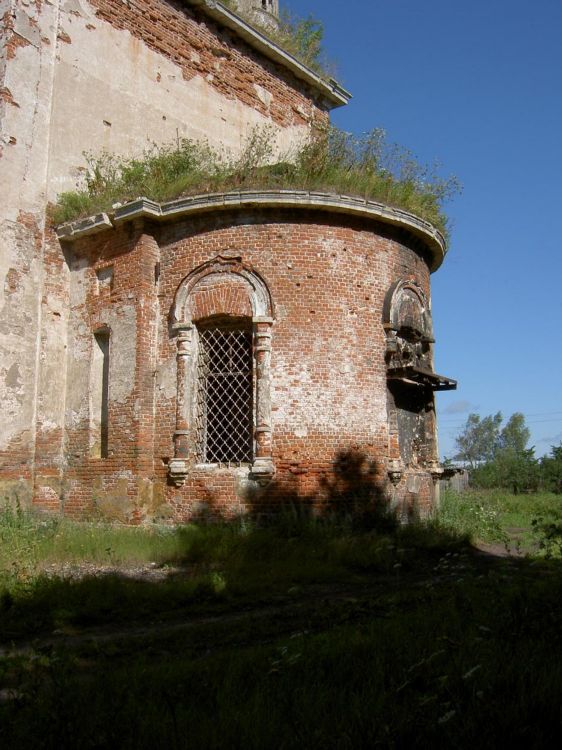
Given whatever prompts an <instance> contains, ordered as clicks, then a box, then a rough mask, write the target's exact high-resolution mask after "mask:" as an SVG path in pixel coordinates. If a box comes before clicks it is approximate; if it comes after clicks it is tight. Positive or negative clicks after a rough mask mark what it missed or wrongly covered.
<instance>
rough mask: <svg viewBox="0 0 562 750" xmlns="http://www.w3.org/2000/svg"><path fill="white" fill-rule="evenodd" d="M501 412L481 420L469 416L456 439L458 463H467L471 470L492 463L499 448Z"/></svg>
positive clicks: (474, 416) (471, 415)
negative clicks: (488, 462)
mask: <svg viewBox="0 0 562 750" xmlns="http://www.w3.org/2000/svg"><path fill="white" fill-rule="evenodd" d="M501 423H502V415H501V412H498V413H497V414H493V415H492V414H490V415H489V416H487V417H483V418H480V416H479V415H478V414H469V415H468V418H467V420H466V424H465V426H464V427H463V429H462V431H461V433H460V434H459V435H458V436H457V438H456V445H457V453H456V455H455V458H456V459H457V460H458V461H466V462H467V463H468V464H470V466H471V468H474V467H476V466H478V465H479V464H480V463H482V462H485V461H492V460H493V458H494V456H495V454H496V451H497V449H498V447H499V440H500V427H501Z"/></svg>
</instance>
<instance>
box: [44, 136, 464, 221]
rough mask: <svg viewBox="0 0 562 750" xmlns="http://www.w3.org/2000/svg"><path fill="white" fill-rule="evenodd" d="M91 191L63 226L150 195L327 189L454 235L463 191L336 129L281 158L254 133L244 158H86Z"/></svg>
mask: <svg viewBox="0 0 562 750" xmlns="http://www.w3.org/2000/svg"><path fill="white" fill-rule="evenodd" d="M86 159H87V162H88V176H87V178H86V185H85V187H84V188H83V189H79V190H76V191H73V192H65V193H62V194H61V195H60V196H59V197H58V202H57V205H56V206H55V207H54V208H53V211H52V220H53V222H54V223H55V224H60V223H62V222H65V221H71V220H74V219H77V218H79V217H83V216H91V215H93V214H96V213H99V212H101V211H107V212H110V213H111V211H112V206H113V205H114V204H115V203H123V202H127V201H129V200H134V199H135V198H138V197H139V196H145V197H148V198H151V199H153V200H157V201H167V200H172V199H175V198H179V197H181V196H185V195H197V194H202V193H213V192H223V191H226V192H228V191H232V190H250V189H296V190H321V191H328V192H335V193H341V194H348V195H355V196H360V197H362V198H367V199H373V200H377V201H380V202H382V203H384V204H386V205H390V206H396V207H399V208H403V209H405V210H407V211H411V212H412V213H414V214H416V215H417V216H419V217H421V218H422V219H426V220H427V221H429V222H431V223H432V224H433V225H434V226H436V227H437V228H438V229H440V230H441V231H442V232H443V233H444V234H445V235H446V234H447V217H446V215H445V213H444V211H443V203H444V202H445V201H447V200H448V199H450V198H451V197H452V196H453V195H455V193H457V192H458V190H459V184H458V181H457V180H456V179H455V178H453V177H450V178H442V177H440V176H439V175H438V174H437V170H436V169H435V168H432V167H427V166H423V165H420V164H418V163H417V162H416V160H415V158H414V157H413V155H412V154H411V153H410V152H409V151H407V150H405V149H402V148H400V147H398V146H396V145H394V144H389V143H387V141H386V136H385V133H384V131H382V130H373V131H372V132H370V133H367V134H364V135H363V136H353V135H351V134H349V133H344V132H342V131H339V130H337V129H335V128H331V129H329V130H326V131H323V132H321V133H316V134H315V135H314V136H312V137H311V138H310V139H309V140H308V141H306V142H304V143H302V144H301V145H300V147H295V148H294V149H293V150H292V151H291V152H289V153H285V154H279V152H278V149H277V146H276V136H275V133H274V131H273V130H272V129H271V128H268V127H266V128H262V129H256V130H254V131H253V132H252V133H251V134H250V135H249V137H248V139H247V141H246V143H245V145H244V148H243V149H242V152H241V154H240V155H239V156H238V157H232V156H228V155H225V154H221V153H219V152H218V151H215V150H214V149H212V148H211V147H210V146H209V145H208V144H206V143H200V142H194V141H190V140H187V139H183V140H180V141H178V142H177V143H175V144H165V145H162V146H156V145H154V146H153V147H152V148H150V149H148V150H147V151H145V153H144V154H142V155H141V156H140V157H139V158H125V157H119V156H116V155H111V154H108V153H102V154H100V155H94V154H86Z"/></svg>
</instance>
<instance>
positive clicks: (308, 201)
mask: <svg viewBox="0 0 562 750" xmlns="http://www.w3.org/2000/svg"><path fill="white" fill-rule="evenodd" d="M254 208H255V209H291V210H305V211H326V212H328V213H332V214H336V213H337V214H346V215H348V216H357V217H360V218H363V219H370V220H372V221H377V222H380V223H382V224H389V225H392V226H394V227H399V228H401V229H404V230H405V231H407V232H409V233H410V234H411V235H413V236H414V237H416V238H417V239H419V240H420V241H421V242H422V243H423V245H425V247H426V248H427V250H428V251H429V253H430V256H431V262H430V269H431V271H436V270H437V269H438V268H439V266H440V265H441V264H442V263H443V260H444V258H445V254H446V252H447V246H446V241H445V238H444V236H443V234H442V233H441V232H440V231H439V230H438V229H437V228H436V227H434V226H433V224H430V223H429V222H428V221H425V219H420V218H419V217H418V216H416V215H415V214H411V213H410V212H409V211H405V210H404V209H401V208H394V207H392V206H387V205H385V204H384V203H378V202H377V201H370V200H364V199H363V198H356V197H353V196H349V195H337V194H334V193H321V192H314V191H307V190H245V191H241V192H228V193H211V194H206V195H194V196H190V197H187V198H179V199H178V200H174V201H169V202H167V203H158V202H157V201H153V200H150V199H149V198H137V199H136V200H134V201H131V202H130V203H125V204H124V205H122V206H119V207H118V208H116V209H115V213H114V214H113V215H112V216H111V218H110V217H109V215H108V214H105V213H101V214H97V215H96V216H92V217H89V218H87V219H79V220H77V221H73V222H69V223H66V224H62V225H61V226H59V227H58V228H57V236H58V238H59V239H61V240H64V241H66V242H73V241H74V240H76V239H79V238H80V237H85V236H87V235H91V234H97V233H98V232H102V231H105V230H107V229H109V228H112V227H117V226H119V225H120V224H124V223H126V222H130V221H133V220H135V219H144V218H147V219H151V220H153V221H157V222H166V221H174V220H179V219H183V218H189V217H191V216H198V215H201V214H206V213H217V212H220V211H240V210H251V209H254ZM295 221H298V219H297V218H295Z"/></svg>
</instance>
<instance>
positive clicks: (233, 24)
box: [184, 0, 351, 108]
mask: <svg viewBox="0 0 562 750" xmlns="http://www.w3.org/2000/svg"><path fill="white" fill-rule="evenodd" d="M184 2H186V3H187V4H188V5H192V6H194V7H196V8H198V9H199V10H201V11H202V12H203V13H205V14H206V15H207V16H209V17H210V18H212V19H213V20H214V21H216V22H217V23H219V24H220V25H221V26H224V27H226V28H227V29H230V31H233V32H234V33H235V34H237V35H238V36H239V37H240V38H241V39H243V40H244V41H245V42H246V43H247V44H249V45H250V47H253V48H254V49H255V50H257V51H258V52H261V54H262V55H264V56H265V57H267V58H269V59H270V60H273V62H275V63H277V64H279V65H282V66H283V67H284V68H287V69H288V70H290V71H291V72H292V73H293V74H294V75H295V76H296V78H299V79H300V80H302V81H305V82H306V83H307V84H308V85H309V86H311V87H312V88H313V89H315V90H316V91H318V92H319V93H320V94H321V95H322V96H323V97H324V99H325V100H326V101H327V102H328V103H329V105H330V108H334V107H341V106H343V105H344V104H347V103H348V102H349V100H350V99H351V94H350V93H349V91H346V90H345V89H344V88H343V86H341V85H340V84H339V83H338V82H337V81H336V80H334V79H333V78H329V79H328V80H325V79H324V78H321V77H320V76H319V75H318V74H317V73H315V72H314V71H313V70H311V69H310V68H308V67H307V66H306V65H304V64H303V63H301V62H300V60H297V58H296V57H293V55H291V54H290V53H289V52H286V51H285V50H284V49H283V48H282V47H280V46H279V45H278V44H276V43H275V42H274V41H273V40H271V39H270V38H269V37H267V36H266V35H265V34H262V32H261V31H259V29H256V28H254V26H252V25H251V24H250V23H248V22H247V21H245V20H244V19H243V18H241V17H240V16H239V15H238V14H237V13H235V12H234V11H232V10H230V9H229V8H227V7H225V6H224V5H222V4H221V3H220V2H217V1H216V0H184Z"/></svg>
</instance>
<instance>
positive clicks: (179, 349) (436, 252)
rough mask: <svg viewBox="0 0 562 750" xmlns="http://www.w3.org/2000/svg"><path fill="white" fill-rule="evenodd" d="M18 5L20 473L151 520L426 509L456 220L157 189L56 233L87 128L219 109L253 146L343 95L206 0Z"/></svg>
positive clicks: (105, 142)
mask: <svg viewBox="0 0 562 750" xmlns="http://www.w3.org/2000/svg"><path fill="white" fill-rule="evenodd" d="M11 5H12V6H13V7H16V6H18V8H19V10H18V13H15V14H14V15H13V17H14V18H15V19H16V21H17V23H14V24H13V29H19V31H17V32H16V31H14V34H13V35H12V42H13V38H15V37H17V38H18V39H20V38H21V39H24V41H26V42H28V43H26V44H24V43H23V42H22V43H20V44H18V45H16V46H13V44H12V46H11V47H9V49H8V47H7V46H6V47H5V49H8V52H7V53H6V55H5V59H4V63H5V64H4V67H3V68H1V70H2V75H3V76H4V78H3V81H4V83H5V84H7V83H10V86H7V85H4V87H3V88H2V91H3V92H4V93H5V92H6V91H9V92H10V96H11V98H12V100H13V101H15V102H16V106H15V107H14V105H13V104H10V102H9V101H8V100H7V98H6V96H7V94H6V96H5V97H4V100H3V101H4V110H3V112H4V113H6V112H8V115H9V116H7V115H6V116H4V119H3V129H4V130H6V129H7V128H13V129H14V132H16V126H17V124H18V122H20V124H21V123H23V118H24V115H25V114H26V107H27V108H28V107H31V105H33V104H34V102H33V100H32V98H30V97H29V96H28V97H27V99H26V96H25V95H24V93H23V91H22V92H21V96H20V95H19V93H20V92H19V91H18V81H20V80H23V78H22V77H23V76H24V75H25V76H26V77H27V78H26V80H27V88H26V91H29V90H31V89H30V88H29V83H30V80H31V78H32V76H33V75H36V77H37V80H38V81H39V83H40V84H41V85H38V87H36V89H33V90H34V91H36V92H37V94H36V95H37V96H38V97H43V100H42V101H41V102H40V103H41V104H42V106H41V107H37V106H35V109H34V110H33V111H34V112H35V113H36V114H35V115H34V116H36V117H37V118H40V117H48V118H50V119H47V120H46V121H45V122H42V121H41V122H40V121H39V120H38V121H37V122H35V123H34V128H32V129H29V128H28V129H27V130H26V129H25V127H24V125H23V124H21V133H22V135H21V134H20V136H19V139H18V138H16V143H14V144H11V142H7V141H5V142H7V143H9V145H7V146H6V149H5V151H4V152H3V154H2V159H3V161H4V163H5V164H8V165H9V164H10V163H11V164H12V166H13V170H12V171H11V173H10V175H11V177H10V180H11V182H10V185H9V187H11V188H13V187H14V186H15V185H16V184H17V186H18V189H19V192H18V193H17V200H16V199H15V197H14V198H13V206H12V205H11V204H10V203H9V202H8V203H7V205H5V206H4V210H5V216H3V217H2V224H1V226H0V231H1V232H2V237H3V239H4V242H3V246H2V253H3V257H2V261H3V263H2V270H3V273H4V278H5V283H4V306H3V308H2V311H1V315H2V319H1V320H0V323H1V326H0V346H1V347H2V371H1V373H0V376H1V377H2V383H3V391H2V403H3V415H4V422H3V425H2V431H1V433H0V440H1V443H2V444H1V446H0V448H1V452H0V461H1V463H0V486H1V489H2V493H3V496H6V497H8V496H12V497H14V496H15V497H18V499H19V500H20V501H23V502H25V503H32V504H33V505H34V506H35V507H37V508H42V509H45V510H49V511H54V512H64V513H65V514H67V515H69V516H73V517H88V516H92V514H102V515H105V516H107V517H110V518H114V519H118V520H121V521H126V522H130V523H138V522H141V521H143V520H145V519H147V520H148V519H154V520H162V521H164V520H166V521H189V520H191V519H200V518H231V517H233V516H236V515H239V514H241V513H251V514H254V515H256V516H262V515H265V514H269V513H271V512H272V510H274V509H275V508H277V507H278V506H279V504H280V503H282V502H294V503H301V504H306V505H311V506H312V505H313V506H314V507H315V508H316V509H317V510H318V511H319V512H321V511H322V510H333V509H334V508H345V509H346V511H349V510H351V511H354V512H362V511H363V510H365V509H368V508H370V507H373V506H375V505H381V506H383V505H384V506H385V507H386V506H389V505H390V506H391V507H392V508H394V509H395V510H396V512H397V513H399V514H400V515H401V516H402V517H404V518H407V517H408V516H410V515H412V514H415V513H418V512H420V513H424V512H427V511H428V510H429V509H430V508H431V506H432V504H433V503H434V501H435V497H436V486H437V479H438V477H439V476H440V471H441V470H440V467H439V462H438V451H437V440H436V425H435V406H434V397H433V393H434V391H435V390H439V389H444V388H450V387H454V382H453V381H450V380H448V379H447V378H444V377H441V376H439V375H436V374H435V373H434V371H433V335H432V324H431V309H430V273H431V272H432V271H434V270H436V269H437V268H438V267H439V265H440V264H441V262H442V260H443V257H444V253H445V246H444V240H443V238H442V236H441V235H440V234H439V232H438V231H437V230H436V229H435V228H433V227H432V226H431V225H429V224H428V223H427V222H425V221H422V220H420V219H419V218H417V217H415V216H413V215H411V214H408V213H407V212H404V211H400V210H397V209H392V208H390V207H387V206H384V205H381V204H378V203H374V202H366V201H364V200H360V199H354V198H349V197H343V196H337V195H327V194H320V193H307V192H293V191H277V192H276V191H264V192H260V193H251V192H246V193H244V192H242V193H234V194H225V195H206V196H205V195H203V196H198V197H196V198H185V199H180V200H178V201H174V202H171V203H167V204H158V203H155V202H153V201H151V200H149V198H150V196H149V197H148V198H147V199H138V200H136V201H133V202H131V203H127V204H125V205H122V206H117V207H115V210H114V211H113V212H112V213H111V214H109V215H107V214H100V215H98V216H95V217H91V218H90V219H87V220H81V221H77V222H75V223H73V224H68V225H64V226H62V227H59V228H58V229H57V231H56V232H55V230H54V229H53V228H52V227H51V226H50V225H49V222H48V220H47V218H46V210H45V209H46V201H47V199H54V198H55V197H56V194H57V192H59V191H60V190H61V189H68V188H69V187H70V188H71V187H73V185H74V184H79V181H80V179H81V174H83V170H84V161H83V155H82V152H83V150H84V149H85V147H86V146H88V147H89V150H90V151H92V150H95V149H96V148H97V149H98V150H99V149H101V148H103V147H105V148H107V149H109V150H114V151H115V152H117V153H127V152H129V153H135V149H136V151H137V152H138V150H139V148H141V147H142V145H143V143H146V140H147V138H153V139H154V138H155V137H156V135H157V134H160V136H161V137H160V140H166V138H169V137H170V135H172V134H173V133H176V134H177V133H178V132H180V131H181V135H182V136H186V137H197V135H198V134H200V133H201V132H205V133H206V134H207V136H208V138H209V141H210V143H211V144H214V145H225V144H226V145H228V148H230V149H231V150H232V152H234V153H235V152H236V148H240V146H241V144H242V141H243V138H244V136H245V135H246V134H247V133H248V132H250V131H251V128H252V127H254V126H255V125H256V124H257V125H262V124H267V125H270V126H271V127H273V128H275V130H276V133H277V137H278V142H279V145H280V148H285V147H286V146H287V144H290V143H292V142H294V143H297V142H299V139H302V137H303V135H306V134H307V133H309V132H311V131H312V130H314V129H315V128H316V127H318V126H319V124H320V125H321V124H322V123H325V122H326V120H327V114H328V112H329V110H330V109H332V108H333V107H335V106H340V105H341V104H344V103H345V101H347V98H348V95H347V94H346V92H344V91H343V89H341V88H340V87H338V86H337V84H335V82H331V83H330V84H329V85H328V84H326V82H324V81H322V80H321V79H319V78H318V77H317V76H316V75H315V74H314V73H313V72H312V71H309V70H308V69H306V68H304V67H303V66H302V65H301V64H300V63H298V62H297V61H295V60H294V59H293V58H291V57H290V56H288V55H287V54H286V53H284V52H283V50H281V49H279V48H278V47H276V46H275V45H274V44H273V43H270V42H268V41H267V40H265V41H264V39H265V38H264V37H263V36H261V35H260V34H258V33H256V32H254V31H253V30H252V28H251V26H249V25H248V24H247V23H246V22H245V21H244V20H243V19H240V18H239V17H238V16H237V15H236V14H234V13H232V12H231V11H229V10H228V9H224V8H222V6H220V4H218V3H215V2H211V0H193V2H191V1H190V2H187V1H186V2H184V3H170V2H165V1H164V0H162V1H160V0H150V1H149V0H142V2H140V1H139V2H138V3H128V4H123V3H122V2H117V0H115V1H112V0H103V1H102V0H96V1H95V2H91V3H86V2H68V3H60V5H59V4H58V3H56V4H55V6H56V8H57V9H58V15H57V18H56V19H55V20H54V19H53V16H52V12H53V7H54V6H51V5H48V6H47V5H37V6H35V5H33V6H25V7H24V6H19V3H17V2H14V3H12V4H11ZM260 8H261V4H260ZM260 8H258V10H260ZM268 12H269V13H270V14H273V15H272V18H273V20H274V16H275V13H276V12H277V6H276V3H272V4H271V10H270V11H268ZM135 14H136V15H135ZM26 18H27V19H28V20H29V18H31V19H32V20H33V23H29V25H28V26H29V28H30V29H35V28H43V27H44V31H45V33H44V35H43V36H41V35H37V34H35V31H33V33H27V29H28V27H27V26H26V25H25V24H26V23H27V21H26ZM147 19H148V20H147ZM170 30H172V31H173V33H172V31H170ZM24 32H25V33H27V37H26V36H25V33H24ZM22 34H23V35H22ZM49 34H51V35H54V36H53V39H52V40H51V42H48V41H45V40H47V38H48V35H49ZM14 35H15V36H14ZM29 39H31V41H29ZM73 45H74V49H73ZM174 45H175V46H174ZM109 49H111V50H112V54H113V56H114V57H116V58H117V59H118V60H119V63H120V67H119V71H118V72H117V73H116V71H115V69H114V67H113V66H112V65H111V61H110V60H109V59H108V56H107V51H108V50H109ZM38 50H39V52H40V54H39V57H37V59H36V56H37V52H38ZM104 50H105V55H104ZM34 56H35V57H34ZM92 60H94V61H95V62H94V63H93V64H92V62H91V61H92ZM18 66H19V67H18ZM92 67H93V68H95V70H93V71H92V70H91V68H92ZM110 68H111V71H110ZM45 70H46V71H47V73H48V74H49V75H50V79H49V80H50V88H49V87H46V89H45V90H43V89H42V86H43V82H44V80H45V75H46V74H45ZM77 71H78V73H77ZM109 71H110V72H111V75H108V73H109ZM10 76H11V77H10ZM88 76H90V77H91V79H90V78H88ZM119 76H121V79H120V78H119ZM47 78H48V76H47ZM84 81H85V82H86V84H87V85H86V86H84ZM133 94H134V96H133ZM16 97H17V98H16ZM18 99H19V101H18ZM70 102H71V103H72V107H71V106H70V104H69V103H70ZM36 104H37V102H35V105H36ZM76 106H78V108H79V114H80V117H79V119H77V113H76V111H75V109H73V108H76ZM45 113H47V114H45ZM163 113H164V114H163ZM18 117H19V118H20V120H18ZM10 118H11V119H10ZM116 123H120V126H119V128H116V127H115V124H116ZM42 128H43V129H42ZM45 129H46V132H47V133H50V137H49V138H48V139H47V140H45V138H44V136H45ZM6 132H7V130H6ZM14 137H15V136H14ZM10 144H11V145H10ZM10 149H12V150H10ZM10 160H11V162H10ZM30 164H31V165H32V166H33V170H32V174H33V175H35V182H34V181H33V180H31V181H30V180H29V179H28V178H27V177H26V175H29V174H30V172H29V169H30V167H29V165H30ZM18 170H19V172H18ZM26 170H27V172H26ZM6 174H7V172H6V171H4V175H6ZM73 181H74V182H73ZM6 194H8V193H6ZM10 195H13V196H15V195H16V193H15V192H14V191H13V190H12V192H11V193H10Z"/></svg>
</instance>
